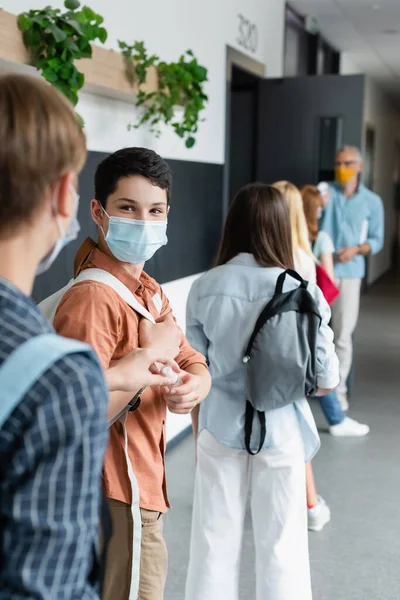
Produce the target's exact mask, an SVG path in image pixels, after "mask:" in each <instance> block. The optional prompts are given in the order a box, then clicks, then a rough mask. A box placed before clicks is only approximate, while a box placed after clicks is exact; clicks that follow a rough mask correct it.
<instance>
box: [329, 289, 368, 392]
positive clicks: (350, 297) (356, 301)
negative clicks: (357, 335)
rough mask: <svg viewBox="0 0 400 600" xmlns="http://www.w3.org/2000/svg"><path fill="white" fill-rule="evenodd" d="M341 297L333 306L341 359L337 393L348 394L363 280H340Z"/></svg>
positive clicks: (337, 346)
mask: <svg viewBox="0 0 400 600" xmlns="http://www.w3.org/2000/svg"><path fill="white" fill-rule="evenodd" d="M337 285H338V287H339V289H340V295H339V297H338V299H337V300H336V302H334V304H333V305H332V328H333V331H334V334H335V346H336V353H337V355H338V358H339V372H340V383H339V385H338V388H337V391H338V392H339V393H341V394H345V395H346V394H347V378H348V376H349V373H350V369H351V364H352V362H353V340H352V336H353V333H354V330H355V328H356V326H357V321H358V315H359V312H360V292H361V279H338V280H337Z"/></svg>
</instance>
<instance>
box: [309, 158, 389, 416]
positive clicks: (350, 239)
mask: <svg viewBox="0 0 400 600" xmlns="http://www.w3.org/2000/svg"><path fill="white" fill-rule="evenodd" d="M363 168H364V164H363V159H362V155H361V152H360V151H359V150H358V148H355V147H353V146H345V147H343V148H342V149H341V150H339V151H338V153H337V155H336V162H335V182H333V183H332V184H330V187H329V192H330V194H329V200H328V203H327V206H326V208H325V210H324V212H323V214H322V217H321V224H320V229H321V231H325V232H326V233H327V234H329V236H330V237H331V239H332V241H333V244H334V247H335V253H334V261H335V278H336V283H337V285H338V287H339V288H340V296H339V298H338V299H337V301H336V302H335V303H334V304H333V306H332V326H333V330H334V333H335V344H336V352H337V355H338V357H339V365H340V384H339V386H338V389H337V395H338V397H339V400H340V403H341V405H342V408H343V409H344V410H347V409H348V407H349V405H348V399H347V378H348V376H349V373H350V369H351V365H352V360H353V344H352V336H353V333H354V331H355V328H356V325H357V320H358V314H359V307H360V293H361V282H362V279H363V278H364V276H365V257H366V256H368V255H374V254H377V253H378V252H380V251H381V250H382V248H383V244H384V208H383V203H382V200H381V199H380V198H379V196H377V195H376V194H374V193H373V192H372V191H371V190H369V189H367V188H366V187H365V186H364V185H363V184H362V183H361V174H362V171H363Z"/></svg>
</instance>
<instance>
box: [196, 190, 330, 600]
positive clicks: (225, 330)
mask: <svg viewBox="0 0 400 600" xmlns="http://www.w3.org/2000/svg"><path fill="white" fill-rule="evenodd" d="M217 263H218V266H217V267H216V268H214V269H212V270H211V271H209V272H208V273H206V274H205V275H203V276H202V277H201V278H200V279H199V280H197V281H196V282H195V283H194V285H193V287H192V289H191V292H190V295H189V299H188V305H187V322H186V324H187V335H188V339H189V340H190V341H191V343H192V344H193V345H194V347H195V348H197V350H198V351H200V352H202V353H203V354H205V355H206V356H207V358H208V361H209V365H210V372H211V374H212V377H213V385H212V388H211V392H210V394H209V396H208V398H206V399H205V401H204V402H203V403H202V404H201V406H200V407H199V408H197V409H196V411H195V413H194V415H193V416H194V419H193V428H194V433H195V435H196V436H197V470H196V483H195V492H194V505H193V525H192V537H191V549H190V561H189V570H188V577H187V585H186V600H237V599H238V597H239V575H240V553H241V548H242V537H243V528H244V519H245V512H246V505H247V498H248V496H250V498H251V516H252V521H253V534H254V542H255V549H256V558H255V571H256V590H257V591H256V598H257V600H311V596H312V593H311V581H310V566H309V560H308V534H307V509H306V503H305V496H306V485H305V480H306V475H305V463H306V462H309V461H310V460H311V458H312V457H313V455H314V454H315V453H316V452H317V450H318V448H319V443H320V442H319V437H318V432H317V430H316V427H315V422H314V419H313V416H312V413H311V410H310V407H309V405H308V403H307V401H306V399H305V395H304V394H303V393H302V392H300V394H299V395H297V392H296V393H295V397H292V398H290V400H291V402H290V403H289V404H287V405H286V406H284V407H282V408H279V409H276V410H269V411H267V412H265V413H263V414H264V415H265V427H264V423H262V424H261V422H262V419H259V418H257V415H256V414H254V419H253V433H254V436H253V437H251V442H250V444H251V448H252V450H253V451H256V449H257V445H256V440H257V439H258V436H259V435H260V432H261V431H264V432H266V437H265V440H264V442H263V443H262V447H261V451H260V452H259V453H258V454H256V455H255V456H251V455H250V454H249V453H248V452H247V451H246V443H245V414H246V382H245V377H246V371H245V366H244V362H243V356H245V352H246V347H247V345H248V342H249V339H250V336H251V334H252V332H253V330H254V326H255V324H256V321H257V319H258V317H259V315H260V313H261V311H262V310H263V309H264V308H265V306H266V305H267V304H268V303H269V301H270V300H271V298H272V297H273V296H274V292H275V288H276V285H277V280H278V278H279V277H280V276H281V275H282V273H283V272H284V271H285V270H286V269H287V268H291V269H293V267H294V261H293V251H292V239H291V227H290V217H289V208H288V205H287V203H286V200H285V199H284V198H283V196H282V194H281V193H280V192H279V191H278V190H277V189H275V188H273V187H272V186H267V185H263V184H251V185H248V186H246V187H244V188H243V189H242V190H240V192H239V193H238V195H237V196H236V198H235V200H234V201H233V203H232V205H231V208H230V212H229V215H228V218H227V222H226V225H225V229H224V233H223V236H222V242H221V248H220V252H219V257H218V261H217ZM298 285H299V282H295V281H294V280H292V281H290V282H288V283H287V287H286V283H285V288H284V291H289V290H293V289H296V287H297V286H298ZM308 290H309V292H310V294H311V295H312V297H313V298H314V300H315V302H316V303H317V306H318V310H319V312H320V315H321V324H320V327H319V329H318V339H317V352H316V357H315V358H316V363H317V365H318V366H317V373H318V376H317V385H318V387H320V388H322V390H325V389H326V390H328V389H332V388H333V387H335V386H336V385H337V382H338V379H339V376H338V361H337V357H336V355H335V349H334V344H333V334H332V331H331V329H330V328H329V326H328V322H329V320H330V314H331V313H330V310H329V307H328V305H327V303H326V301H325V299H324V298H323V296H322V294H321V292H320V290H319V289H318V288H317V286H316V285H313V284H311V283H310V284H309V286H308ZM267 358H268V357H267V356H266V359H267ZM281 368H282V373H285V374H286V370H285V364H284V362H283V363H282V366H281ZM266 393H268V392H267V390H266ZM198 410H199V411H200V414H199V416H198V419H197V418H196V416H197V411H198ZM258 417H260V415H258Z"/></svg>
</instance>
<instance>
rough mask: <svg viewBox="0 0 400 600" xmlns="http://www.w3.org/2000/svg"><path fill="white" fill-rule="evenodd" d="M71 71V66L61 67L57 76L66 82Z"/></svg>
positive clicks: (72, 68)
mask: <svg viewBox="0 0 400 600" xmlns="http://www.w3.org/2000/svg"><path fill="white" fill-rule="evenodd" d="M49 64H50V63H49ZM73 70H74V67H73V65H71V64H66V65H63V66H62V67H61V69H60V70H59V76H60V77H61V79H64V80H66V81H67V80H68V79H69V78H70V77H71V75H72V73H73Z"/></svg>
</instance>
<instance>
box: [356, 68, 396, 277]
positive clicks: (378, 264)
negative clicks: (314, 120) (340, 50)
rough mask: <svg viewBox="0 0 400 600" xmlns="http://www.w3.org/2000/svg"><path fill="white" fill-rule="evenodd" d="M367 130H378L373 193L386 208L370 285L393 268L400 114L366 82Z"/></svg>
mask: <svg viewBox="0 0 400 600" xmlns="http://www.w3.org/2000/svg"><path fill="white" fill-rule="evenodd" d="M364 123H365V126H367V125H372V127H373V128H374V130H375V160H374V188H375V189H374V191H376V193H377V194H379V195H380V196H381V198H382V200H383V202H384V205H385V227H386V232H385V248H384V250H383V251H382V252H381V253H380V254H379V255H377V256H375V257H372V258H371V263H370V273H369V283H373V282H374V281H375V280H376V279H377V278H378V277H380V276H381V275H382V274H383V273H385V271H387V270H388V269H389V268H390V262H391V249H392V248H391V246H392V241H393V236H394V234H395V214H394V206H393V169H394V160H395V156H396V152H395V149H396V143H400V114H399V113H398V112H396V111H395V109H394V108H393V105H392V104H391V102H390V100H389V99H388V97H387V96H386V95H385V93H384V92H383V91H382V90H381V89H380V88H379V86H378V85H377V84H376V83H374V82H373V81H371V80H370V79H367V80H366V87H365V104H364Z"/></svg>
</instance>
